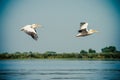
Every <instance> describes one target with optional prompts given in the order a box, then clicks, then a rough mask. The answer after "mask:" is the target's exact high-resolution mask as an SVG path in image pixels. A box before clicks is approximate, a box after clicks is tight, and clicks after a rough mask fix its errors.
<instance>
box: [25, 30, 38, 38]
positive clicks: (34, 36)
mask: <svg viewBox="0 0 120 80" xmlns="http://www.w3.org/2000/svg"><path fill="white" fill-rule="evenodd" d="M26 33H27V34H28V35H30V36H31V37H32V38H33V39H34V40H37V39H38V35H37V33H34V32H26Z"/></svg>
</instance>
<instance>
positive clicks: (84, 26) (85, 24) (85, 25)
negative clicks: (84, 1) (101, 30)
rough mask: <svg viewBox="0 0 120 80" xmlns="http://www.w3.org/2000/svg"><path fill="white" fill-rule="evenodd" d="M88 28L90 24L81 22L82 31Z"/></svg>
mask: <svg viewBox="0 0 120 80" xmlns="http://www.w3.org/2000/svg"><path fill="white" fill-rule="evenodd" d="M87 26H88V23H86V22H81V23H80V30H82V29H87Z"/></svg>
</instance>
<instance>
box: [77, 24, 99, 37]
mask: <svg viewBox="0 0 120 80" xmlns="http://www.w3.org/2000/svg"><path fill="white" fill-rule="evenodd" d="M87 26H88V23H87V22H81V23H80V30H78V34H77V35H76V37H84V36H88V35H91V34H93V33H95V32H98V31H96V30H93V29H89V30H88V29H87Z"/></svg>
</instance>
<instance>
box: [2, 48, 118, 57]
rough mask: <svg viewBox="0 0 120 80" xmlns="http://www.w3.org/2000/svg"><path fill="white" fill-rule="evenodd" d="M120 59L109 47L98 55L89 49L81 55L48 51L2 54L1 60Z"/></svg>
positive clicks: (82, 51) (114, 49) (116, 52)
mask: <svg viewBox="0 0 120 80" xmlns="http://www.w3.org/2000/svg"><path fill="white" fill-rule="evenodd" d="M64 58H65V59H66V58H70V59H72V58H73V59H120V51H117V50H116V47H114V46H109V47H105V48H102V49H101V53H96V50H93V49H89V50H88V51H85V50H81V51H80V53H56V52H54V51H47V52H45V53H39V52H31V51H30V52H23V53H21V52H15V53H7V52H5V53H0V59H64Z"/></svg>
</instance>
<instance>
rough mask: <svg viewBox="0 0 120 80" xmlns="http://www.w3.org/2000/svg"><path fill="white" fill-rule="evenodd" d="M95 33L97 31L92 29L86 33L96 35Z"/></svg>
mask: <svg viewBox="0 0 120 80" xmlns="http://www.w3.org/2000/svg"><path fill="white" fill-rule="evenodd" d="M96 32H98V31H97V30H93V29H90V30H89V31H88V33H89V34H93V33H96Z"/></svg>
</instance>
